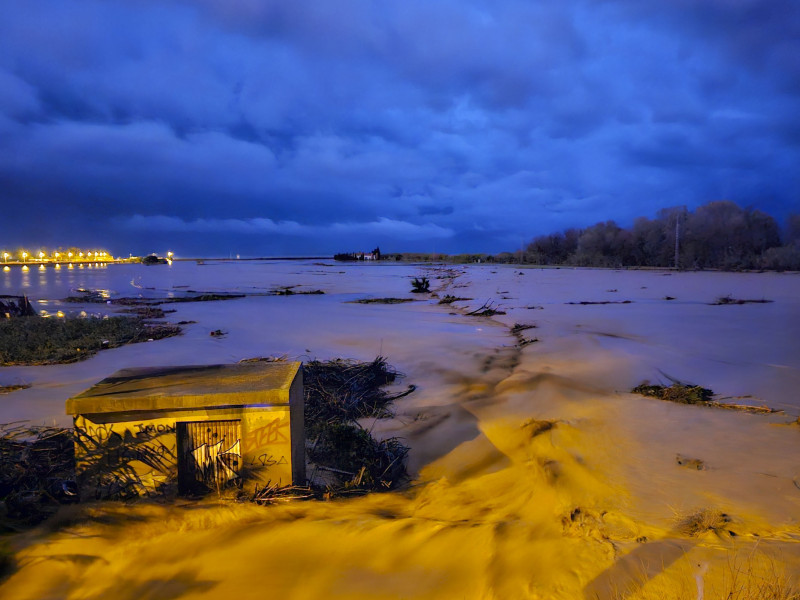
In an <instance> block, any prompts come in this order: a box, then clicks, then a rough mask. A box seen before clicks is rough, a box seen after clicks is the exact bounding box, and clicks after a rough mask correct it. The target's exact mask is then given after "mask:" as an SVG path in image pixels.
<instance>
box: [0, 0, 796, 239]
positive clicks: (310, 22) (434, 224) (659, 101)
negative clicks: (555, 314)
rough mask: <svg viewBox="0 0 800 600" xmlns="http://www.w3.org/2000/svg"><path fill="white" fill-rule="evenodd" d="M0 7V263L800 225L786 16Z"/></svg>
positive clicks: (592, 8)
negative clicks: (754, 218) (675, 210)
mask: <svg viewBox="0 0 800 600" xmlns="http://www.w3.org/2000/svg"><path fill="white" fill-rule="evenodd" d="M0 5H2V9H3V12H2V14H3V15H4V19H3V20H2V21H0V203H2V205H3V207H4V211H3V220H2V222H0V245H8V246H14V245H17V244H22V243H51V244H66V243H72V242H78V243H105V244H107V245H109V246H110V247H112V249H114V250H115V251H117V252H119V253H124V252H127V251H143V250H149V249H151V247H152V246H153V244H162V245H165V244H169V245H171V246H173V247H174V248H175V249H178V250H179V251H181V250H182V249H185V251H186V252H191V253H206V252H207V253H215V252H223V253H226V254H227V253H228V251H229V250H230V249H231V246H236V247H237V248H240V249H241V251H243V252H247V253H252V254H280V253H284V252H292V253H296V252H315V251H319V252H328V251H332V250H336V249H338V248H343V249H344V248H351V247H352V246H353V245H354V243H355V245H358V244H363V245H365V246H371V245H374V244H376V243H378V244H380V245H381V246H382V248H384V249H385V250H390V249H396V250H402V249H408V250H431V249H434V248H435V249H436V250H437V251H453V252H455V251H499V250H503V249H514V248H516V247H518V245H519V243H520V239H528V238H529V237H531V236H533V235H535V234H539V233H544V232H549V231H551V230H553V229H559V228H562V227H567V226H585V225H589V224H591V223H593V222H595V221H598V220H606V219H617V220H619V221H620V222H622V223H630V222H631V221H632V219H633V218H635V217H636V216H638V215H648V216H652V215H653V214H654V213H655V212H656V211H657V210H658V209H659V208H661V207H664V206H670V205H675V204H687V205H689V206H690V207H693V206H697V205H699V204H702V203H704V202H706V201H709V200H712V199H719V198H729V199H732V200H735V201H738V202H740V203H741V204H744V205H753V206H756V207H760V208H762V209H764V210H767V211H768V212H772V213H773V214H776V216H779V217H781V216H783V215H785V214H786V213H788V212H790V211H798V210H800V197H799V196H798V192H797V190H798V189H800V185H799V184H800V175H798V174H797V169H796V165H797V164H800V110H798V109H800V102H799V101H798V99H799V98H800V15H798V11H797V10H796V8H795V6H794V0H773V1H772V2H768V3H765V2H762V1H760V0H758V1H757V0H674V1H671V2H660V3H655V4H654V3H642V2H639V1H634V0H594V1H591V0H547V1H542V2H537V3H531V2H527V1H525V2H523V1H521V0H520V1H517V0H502V1H495V2H488V1H477V0H469V1H464V0H459V1H456V0H442V1H441V2H421V1H417V0H410V1H408V0H407V1H404V2H398V1H390V2H380V3H379V2H374V1H372V0H342V1H341V2H336V3H328V2H318V3H292V2H284V1H278V0H269V1H262V2H253V1H251V0H200V1H198V0H192V1H189V0H174V1H156V0H152V1H148V2H122V1H114V0H110V1H109V0H105V1H102V2H100V1H98V0H95V1H91V0H89V1H86V2H81V3H72V2H66V1H64V0H60V1H55V0H51V1H44V0H43V1H40V2H35V3H15V2H11V1H2V0H0ZM32 214H35V215H37V217H36V218H35V219H33V218H32V217H31V215H32ZM143 237H147V247H146V248H143V247H140V246H141V244H142V239H143ZM76 238H79V239H76ZM354 240H356V241H355V242H354ZM351 249H352V248H351ZM234 250H235V249H234Z"/></svg>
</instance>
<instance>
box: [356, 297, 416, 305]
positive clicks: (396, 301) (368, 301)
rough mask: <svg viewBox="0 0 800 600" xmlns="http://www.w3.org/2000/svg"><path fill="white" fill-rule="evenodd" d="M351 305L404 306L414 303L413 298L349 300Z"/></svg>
mask: <svg viewBox="0 0 800 600" xmlns="http://www.w3.org/2000/svg"><path fill="white" fill-rule="evenodd" d="M351 302H352V303H353V304H404V303H406V302H416V300H415V299H414V298H361V299H360V300H351Z"/></svg>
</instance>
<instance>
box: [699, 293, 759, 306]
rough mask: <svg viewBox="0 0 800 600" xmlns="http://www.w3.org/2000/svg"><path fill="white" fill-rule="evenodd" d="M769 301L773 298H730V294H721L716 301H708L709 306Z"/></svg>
mask: <svg viewBox="0 0 800 600" xmlns="http://www.w3.org/2000/svg"><path fill="white" fill-rule="evenodd" d="M771 302H775V301H774V300H765V299H764V298H761V299H760V300H740V299H738V298H732V297H731V296H730V295H728V296H722V297H720V298H717V300H716V302H709V305H710V306H724V305H728V304H769V303H771Z"/></svg>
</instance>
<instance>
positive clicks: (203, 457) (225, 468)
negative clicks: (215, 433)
mask: <svg viewBox="0 0 800 600" xmlns="http://www.w3.org/2000/svg"><path fill="white" fill-rule="evenodd" d="M224 443H225V440H220V441H219V442H217V443H216V444H211V445H209V444H201V445H200V446H198V447H197V448H194V449H193V450H192V459H193V460H194V463H195V465H196V467H197V469H198V470H199V472H200V473H201V474H202V478H203V480H204V481H214V482H217V483H226V482H228V481H232V480H234V479H236V478H238V477H239V474H238V473H237V470H238V469H237V466H238V464H239V460H240V459H241V457H242V451H241V444H240V442H239V440H236V441H235V442H234V443H233V444H231V446H230V448H228V449H227V450H223V449H222V447H223V445H224Z"/></svg>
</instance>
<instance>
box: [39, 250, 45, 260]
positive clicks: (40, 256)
mask: <svg viewBox="0 0 800 600" xmlns="http://www.w3.org/2000/svg"><path fill="white" fill-rule="evenodd" d="M43 258H44V252H42V251H41V250H39V260H42V259H43Z"/></svg>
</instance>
